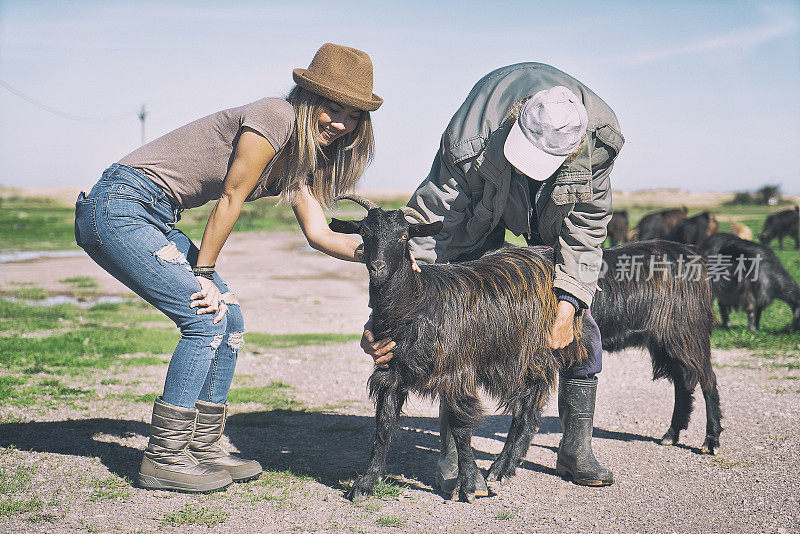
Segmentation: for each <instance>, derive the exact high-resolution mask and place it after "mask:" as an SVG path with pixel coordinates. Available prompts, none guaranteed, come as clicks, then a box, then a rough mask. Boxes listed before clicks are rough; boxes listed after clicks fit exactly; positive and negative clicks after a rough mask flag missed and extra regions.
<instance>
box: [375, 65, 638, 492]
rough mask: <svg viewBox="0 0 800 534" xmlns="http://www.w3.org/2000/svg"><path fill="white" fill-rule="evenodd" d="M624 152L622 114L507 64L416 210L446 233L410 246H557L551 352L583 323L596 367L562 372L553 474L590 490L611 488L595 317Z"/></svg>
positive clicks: (445, 448) (444, 254) (447, 488)
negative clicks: (595, 424)
mask: <svg viewBox="0 0 800 534" xmlns="http://www.w3.org/2000/svg"><path fill="white" fill-rule="evenodd" d="M623 142H624V138H623V137H622V135H621V133H620V128H619V123H618V122H617V118H616V116H615V115H614V112H613V111H612V110H611V108H610V107H609V106H608V105H607V104H606V103H605V102H603V101H602V100H601V99H600V98H599V97H598V96H597V95H595V94H594V93H593V92H592V91H591V90H590V89H589V88H587V87H586V86H585V85H583V84H582V83H580V82H579V81H578V80H576V79H574V78H572V77H571V76H569V75H567V74H565V73H563V72H561V71H559V70H557V69H555V68H553V67H551V66H549V65H544V64H541V63H519V64H516V65H510V66H508V67H503V68H500V69H498V70H495V71H493V72H491V73H489V74H487V75H486V76H484V77H483V78H482V79H481V80H480V81H478V83H477V84H476V85H475V86H474V87H473V88H472V90H471V91H470V93H469V95H468V96H467V99H466V100H465V101H464V103H463V104H462V105H461V107H460V108H459V109H458V111H457V112H456V114H455V115H454V116H453V118H452V119H451V121H450V124H449V125H448V127H447V129H446V130H445V132H444V134H443V135H442V140H441V144H440V147H439V151H438V152H437V154H436V157H435V159H434V161H433V166H432V167H431V171H430V173H429V174H428V177H427V178H426V179H425V180H424V181H423V182H422V184H420V186H419V187H418V188H417V190H416V191H415V192H414V195H413V196H412V197H411V200H410V201H409V203H408V205H409V206H411V207H413V208H415V209H416V210H417V211H419V212H420V213H422V214H423V215H424V216H426V217H427V218H428V220H430V221H432V222H433V221H442V222H443V223H444V226H443V228H442V231H441V232H440V233H439V234H437V235H436V236H434V237H433V239H425V238H418V239H414V240H412V242H411V249H412V252H413V255H414V257H415V258H416V260H417V261H418V262H420V263H433V262H439V263H444V262H458V261H465V260H469V259H474V258H478V257H480V256H481V255H483V254H485V253H486V252H488V251H490V250H493V249H496V248H499V247H500V246H502V244H503V242H504V238H505V232H506V229H508V230H510V231H511V232H512V233H514V234H515V235H524V236H525V238H526V240H527V241H528V243H529V244H532V245H548V246H552V247H553V249H554V252H555V278H554V281H553V291H554V292H555V293H556V295H557V297H558V309H557V312H556V319H555V323H554V325H553V327H552V330H551V332H550V345H551V346H552V347H553V348H563V347H565V346H566V345H568V344H569V343H571V342H572V341H573V340H574V337H575V334H574V332H573V327H572V324H573V318H574V317H575V314H576V313H580V314H583V321H585V322H588V323H589V324H590V325H591V326H593V331H594V335H593V336H592V340H591V341H592V354H591V355H590V358H589V361H588V362H587V363H586V364H584V365H581V366H576V367H574V368H571V369H566V370H564V372H563V373H562V375H561V380H560V381H559V396H558V400H559V403H558V404H559V417H560V418H561V426H562V429H563V431H564V434H563V437H562V440H561V443H560V445H559V450H558V459H557V463H556V468H557V470H558V473H559V474H560V475H562V476H564V477H569V478H571V479H572V480H573V481H574V482H575V483H577V484H581V485H589V486H605V485H609V484H612V483H613V475H612V473H611V471H610V470H609V469H607V468H605V467H603V466H602V465H601V464H600V463H599V462H598V461H597V460H596V459H595V457H594V454H593V452H592V448H591V437H592V421H593V417H594V404H595V395H596V391H597V378H596V374H597V373H599V372H600V370H601V368H602V345H601V341H600V331H599V329H598V328H597V324H596V323H595V322H594V319H593V318H592V316H591V314H590V313H589V307H590V306H591V303H592V297H593V296H594V292H595V290H596V287H597V273H598V272H599V270H600V265H601V263H602V252H601V249H600V244H601V243H602V242H603V241H604V240H605V238H606V225H607V224H608V221H609V219H610V218H611V187H610V183H609V175H610V173H611V168H612V166H613V163H614V159H615V158H616V157H617V155H618V153H619V151H620V149H621V148H622V144H623ZM362 347H364V350H365V352H367V353H368V354H370V355H371V356H372V357H373V359H375V362H376V364H378V365H386V363H387V362H388V361H389V359H391V357H392V353H391V350H392V348H393V347H394V344H393V342H392V341H391V340H390V339H383V340H380V341H377V342H375V341H374V340H373V336H372V333H371V332H370V325H369V323H368V324H367V325H366V326H365V332H364V337H363V339H362ZM439 414H440V424H441V438H442V452H441V453H440V457H439V461H438V463H437V480H438V483H439V485H440V487H441V489H442V491H443V492H445V493H451V492H452V488H453V486H454V484H455V478H456V477H457V475H458V462H457V454H456V450H455V443H454V441H453V438H452V435H451V433H450V425H449V422H448V417H447V412H446V409H445V408H444V407H442V406H440V410H439ZM481 493H482V494H483V495H488V490H487V489H486V488H485V487H483V488H478V492H477V493H476V495H479V494H481Z"/></svg>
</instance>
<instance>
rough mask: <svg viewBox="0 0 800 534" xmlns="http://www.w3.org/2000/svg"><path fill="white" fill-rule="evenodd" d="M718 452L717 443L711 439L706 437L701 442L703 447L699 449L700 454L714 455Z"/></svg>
mask: <svg viewBox="0 0 800 534" xmlns="http://www.w3.org/2000/svg"><path fill="white" fill-rule="evenodd" d="M717 451H719V441H718V440H717V439H715V438H712V437H710V436H709V437H707V438H706V440H705V441H704V442H703V447H702V448H701V449H700V453H701V454H711V455H716V454H717Z"/></svg>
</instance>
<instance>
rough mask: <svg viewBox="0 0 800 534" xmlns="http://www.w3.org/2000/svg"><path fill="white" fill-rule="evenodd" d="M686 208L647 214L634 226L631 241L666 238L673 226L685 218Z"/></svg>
mask: <svg viewBox="0 0 800 534" xmlns="http://www.w3.org/2000/svg"><path fill="white" fill-rule="evenodd" d="M686 211H687V210H686V206H684V207H683V208H672V209H668V210H661V211H656V212H653V213H648V214H647V215H645V216H644V217H642V218H641V219H639V222H638V223H637V224H636V228H634V229H633V231H632V232H631V236H630V237H631V240H637V241H638V240H641V241H646V240H648V239H664V238H666V237H667V236H668V235H669V234H670V232H672V229H673V228H675V225H676V224H678V223H679V222H680V221H681V220H683V219H685V218H686Z"/></svg>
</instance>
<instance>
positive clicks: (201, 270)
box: [192, 265, 214, 280]
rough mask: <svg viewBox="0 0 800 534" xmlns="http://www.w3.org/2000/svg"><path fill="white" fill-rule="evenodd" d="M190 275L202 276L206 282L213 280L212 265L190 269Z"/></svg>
mask: <svg viewBox="0 0 800 534" xmlns="http://www.w3.org/2000/svg"><path fill="white" fill-rule="evenodd" d="M192 274H193V275H195V276H202V277H203V278H207V279H208V280H213V279H214V265H202V266H201V265H198V266H196V267H192Z"/></svg>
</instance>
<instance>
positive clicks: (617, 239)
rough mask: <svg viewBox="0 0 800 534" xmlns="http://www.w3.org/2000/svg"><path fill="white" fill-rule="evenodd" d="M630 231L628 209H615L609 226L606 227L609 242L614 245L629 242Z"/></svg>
mask: <svg viewBox="0 0 800 534" xmlns="http://www.w3.org/2000/svg"><path fill="white" fill-rule="evenodd" d="M629 231H630V226H629V225H628V210H614V213H612V214H611V220H610V221H608V226H607V227H606V232H608V242H609V243H610V244H611V246H612V247H613V246H614V245H618V244H619V243H627V242H628V232H629Z"/></svg>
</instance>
